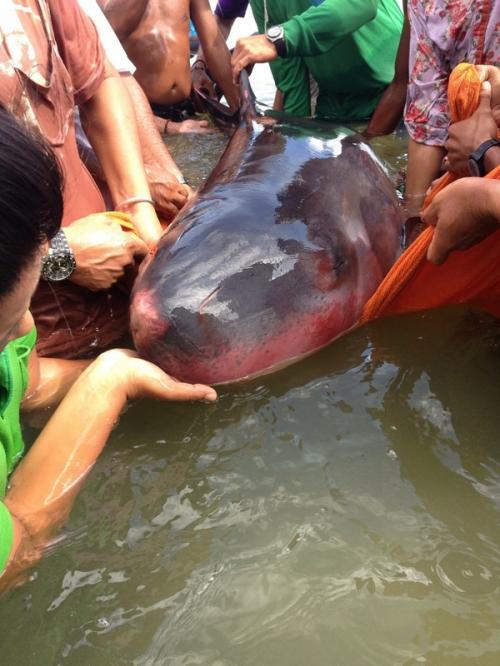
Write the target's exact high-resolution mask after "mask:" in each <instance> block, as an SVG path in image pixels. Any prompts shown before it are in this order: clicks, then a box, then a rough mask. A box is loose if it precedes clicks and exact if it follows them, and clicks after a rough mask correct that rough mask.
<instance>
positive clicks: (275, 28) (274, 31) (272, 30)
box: [267, 25, 281, 39]
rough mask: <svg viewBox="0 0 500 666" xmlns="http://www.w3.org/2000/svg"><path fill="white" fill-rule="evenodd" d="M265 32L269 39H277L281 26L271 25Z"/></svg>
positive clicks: (279, 35)
mask: <svg viewBox="0 0 500 666" xmlns="http://www.w3.org/2000/svg"><path fill="white" fill-rule="evenodd" d="M267 34H268V37H270V38H271V39H278V37H281V27H280V26H279V25H273V26H272V27H271V28H269V30H268V31H267Z"/></svg>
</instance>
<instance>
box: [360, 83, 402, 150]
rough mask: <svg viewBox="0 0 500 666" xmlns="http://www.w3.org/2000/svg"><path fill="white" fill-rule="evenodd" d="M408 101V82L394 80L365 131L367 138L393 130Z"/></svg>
mask: <svg viewBox="0 0 500 666" xmlns="http://www.w3.org/2000/svg"><path fill="white" fill-rule="evenodd" d="M405 101H406V83H396V82H394V81H393V82H392V83H391V84H390V85H389V86H388V87H387V88H386V89H385V91H384V94H383V95H382V97H381V99H380V102H379V103H378V105H377V108H376V109H375V111H374V113H373V116H372V117H371V119H370V122H369V123H368V126H367V128H366V130H365V131H364V132H363V134H364V135H365V137H366V138H368V139H370V138H372V137H375V136H382V135H384V134H390V133H391V132H393V131H394V130H395V129H396V127H397V125H398V123H399V121H400V120H401V118H402V116H403V111H404V108H405Z"/></svg>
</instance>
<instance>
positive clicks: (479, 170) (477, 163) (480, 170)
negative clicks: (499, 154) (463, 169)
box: [469, 139, 500, 177]
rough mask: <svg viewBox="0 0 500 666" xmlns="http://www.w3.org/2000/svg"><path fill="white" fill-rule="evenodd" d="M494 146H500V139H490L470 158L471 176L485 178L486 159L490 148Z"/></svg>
mask: <svg viewBox="0 0 500 666" xmlns="http://www.w3.org/2000/svg"><path fill="white" fill-rule="evenodd" d="M493 146H500V139H488V141H483V143H482V144H481V145H480V146H479V148H476V150H475V151H474V152H473V153H471V154H470V157H469V172H470V174H471V176H480V177H483V176H484V174H485V168H484V157H485V155H486V153H487V152H488V150H489V149H490V148H493Z"/></svg>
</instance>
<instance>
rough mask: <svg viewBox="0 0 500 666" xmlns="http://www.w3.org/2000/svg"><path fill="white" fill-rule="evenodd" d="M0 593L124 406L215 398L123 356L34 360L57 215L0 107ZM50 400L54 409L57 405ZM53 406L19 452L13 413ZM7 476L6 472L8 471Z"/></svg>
mask: <svg viewBox="0 0 500 666" xmlns="http://www.w3.org/2000/svg"><path fill="white" fill-rule="evenodd" d="M0 205H1V208H2V224H1V225H0V259H1V261H0V588H5V587H6V586H8V585H11V584H13V583H14V582H16V580H17V579H18V578H19V575H20V573H21V572H22V570H23V569H25V568H26V567H27V566H29V565H31V564H33V563H34V562H35V561H36V560H37V559H38V558H39V557H41V555H42V553H43V550H44V546H45V545H46V544H47V542H48V541H49V540H50V538H51V537H52V536H53V533H54V531H55V529H56V528H57V526H58V525H60V524H61V522H62V521H63V520H64V519H65V517H66V516H67V514H68V512H69V510H70V508H71V503H72V500H73V499H74V497H75V495H76V493H77V492H78V490H79V488H80V486H81V484H82V482H83V479H84V478H85V476H86V474H87V473H88V471H89V470H90V469H91V467H92V465H93V464H94V463H95V461H96V458H97V457H98V456H99V454H100V452H101V451H102V449H103V447H104V445H105V443H106V440H107V438H108V436H109V433H110V431H111V428H112V427H113V425H114V423H115V422H116V419H117V417H118V416H119V414H120V411H121V410H122V408H123V406H124V405H125V403H126V402H127V400H130V399H134V398H141V397H150V398H157V399H161V400H202V399H204V400H210V401H213V400H215V399H216V397H217V396H216V393H215V391H214V390H213V389H211V388H210V387H208V386H203V385H190V384H184V383H181V382H177V381H176V380H174V379H172V378H170V377H169V376H168V375H166V374H165V373H164V372H163V371H162V370H160V369H159V368H157V367H156V366H155V365H153V364H151V363H148V362H147V361H143V360H141V359H139V358H138V357H137V355H136V354H135V353H134V352H132V351H130V350H125V349H114V350H111V351H107V352H104V353H103V354H101V355H100V356H99V357H98V358H97V359H96V360H94V361H65V360H60V359H51V358H40V359H39V358H38V357H37V355H36V351H35V349H34V345H35V341H36V330H35V328H34V324H33V318H32V317H31V314H30V313H29V310H28V308H29V305H30V299H31V297H32V295H33V293H34V291H35V288H36V286H37V284H38V280H39V276H40V267H41V261H42V256H43V253H44V251H45V246H46V244H47V243H48V242H49V241H50V239H51V238H53V236H54V235H55V234H56V233H57V231H58V229H59V227H60V223H61V218H62V214H63V195H62V178H61V171H60V167H59V164H58V162H57V160H56V158H55V156H54V154H53V153H52V151H51V149H50V148H49V147H48V144H46V143H45V140H44V139H43V138H42V137H41V136H40V135H37V134H34V133H33V131H32V130H29V129H28V128H27V126H25V125H23V124H21V123H20V122H19V121H18V120H16V119H15V118H14V117H13V116H12V115H11V114H10V113H9V112H7V111H6V110H4V109H0ZM59 403H60V404H59ZM57 404H59V406H58V407H57V409H56V411H55V412H54V413H53V415H52V417H51V419H50V420H49V422H48V424H47V425H46V427H45V428H44V429H43V430H42V432H41V433H40V435H39V436H38V438H37V439H36V441H35V443H34V444H33V445H32V447H31V448H30V450H29V452H28V453H27V454H26V455H24V443H23V438H22V434H21V426H20V411H21V410H28V411H29V410H31V411H33V410H37V409H43V408H46V407H48V406H54V405H57ZM14 470H15V471H14Z"/></svg>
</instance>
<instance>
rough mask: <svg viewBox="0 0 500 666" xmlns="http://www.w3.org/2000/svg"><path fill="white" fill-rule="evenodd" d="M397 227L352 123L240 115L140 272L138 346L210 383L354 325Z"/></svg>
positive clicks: (387, 259)
mask: <svg viewBox="0 0 500 666" xmlns="http://www.w3.org/2000/svg"><path fill="white" fill-rule="evenodd" d="M400 229H401V219H400V214H399V210H398V202H397V198H396V196H395V192H394V188H393V185H392V183H391V182H390V180H389V179H388V177H387V176H386V174H385V172H384V170H383V168H382V167H381V166H380V164H379V162H378V161H377V159H376V158H375V156H374V154H373V153H372V151H371V149H370V148H369V147H368V146H367V145H366V144H364V143H362V141H361V139H360V138H359V137H358V136H357V135H350V134H349V132H348V131H347V130H342V129H337V130H333V131H332V130H331V129H329V131H328V134H323V135H321V134H319V135H316V136H315V137H311V131H310V129H301V128H300V127H297V126H292V125H288V126H287V125H283V126H275V127H267V128H265V129H263V128H262V127H258V126H257V125H253V128H252V129H250V130H247V129H246V128H245V127H240V128H239V129H238V130H237V131H236V133H235V134H234V136H233V138H232V139H231V142H230V144H229V146H228V148H227V149H226V151H225V153H224V155H223V157H222V158H221V160H220V162H219V164H218V165H217V166H216V168H215V169H214V171H213V173H212V174H211V176H210V177H209V179H208V181H207V183H206V185H205V187H204V188H203V190H202V191H201V193H200V194H199V195H198V197H197V198H196V199H195V200H194V201H193V202H192V204H191V205H190V206H189V207H188V208H187V209H186V210H185V211H184V212H183V213H181V215H180V216H179V218H178V219H177V221H176V223H175V225H174V227H173V228H171V230H170V231H169V232H168V233H166V234H165V235H164V236H163V238H162V240H161V241H160V244H159V247H158V250H157V252H156V255H155V257H154V258H153V259H152V260H151V261H150V263H149V265H147V267H146V268H145V270H144V271H143V272H142V274H141V276H140V277H139V279H138V281H137V283H136V287H135V290H134V297H133V304H132V316H131V326H132V332H133V335H134V340H135V343H136V345H137V348H138V350H139V352H140V353H141V354H142V355H144V356H145V357H146V358H148V359H151V360H152V361H154V362H155V363H157V364H158V365H160V366H161V367H162V368H164V369H165V370H167V371H168V372H170V373H171V374H174V375H175V376H178V377H180V378H182V379H185V380H189V381H198V382H206V383H224V382H232V381H237V380H240V379H243V378H245V377H248V376H252V375H257V374H261V373H264V372H268V371H270V370H271V369H274V368H277V367H279V366H280V365H283V364H286V363H289V362H291V361H292V360H294V359H296V358H298V357H301V356H304V355H306V354H309V353H311V352H313V351H314V350H316V349H318V348H321V347H323V346H324V345H326V344H327V343H329V342H330V341H332V340H334V339H335V338H336V337H337V336H339V335H341V334H342V333H344V332H346V331H348V330H349V329H351V328H352V327H353V326H355V324H356V323H357V321H358V319H359V316H360V313H361V310H362V307H363V305H364V304H365V302H366V301H367V300H368V298H369V297H370V296H371V294H372V293H373V292H374V291H375V289H376V287H377V286H378V284H379V283H380V281H381V280H382V278H383V276H384V275H385V274H386V272H387V271H388V269H389V268H390V267H391V266H392V264H393V263H394V261H395V259H396V257H397V255H398V253H399V245H400Z"/></svg>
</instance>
